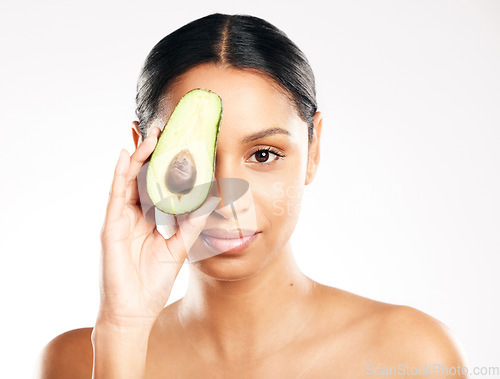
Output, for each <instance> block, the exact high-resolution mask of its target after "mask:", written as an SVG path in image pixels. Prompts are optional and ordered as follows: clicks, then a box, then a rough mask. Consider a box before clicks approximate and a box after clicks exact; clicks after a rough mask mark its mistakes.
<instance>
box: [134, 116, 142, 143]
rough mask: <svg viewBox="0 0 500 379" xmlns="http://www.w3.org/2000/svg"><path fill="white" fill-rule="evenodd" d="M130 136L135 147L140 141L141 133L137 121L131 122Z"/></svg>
mask: <svg viewBox="0 0 500 379" xmlns="http://www.w3.org/2000/svg"><path fill="white" fill-rule="evenodd" d="M132 138H133V139H134V145H135V148H136V149H137V146H139V145H140V144H141V142H142V134H141V132H140V130H139V121H134V122H132Z"/></svg>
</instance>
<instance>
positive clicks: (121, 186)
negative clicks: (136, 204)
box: [105, 149, 130, 224]
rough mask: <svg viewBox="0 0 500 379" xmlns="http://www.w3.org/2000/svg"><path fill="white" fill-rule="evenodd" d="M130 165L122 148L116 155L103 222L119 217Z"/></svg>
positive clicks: (123, 202) (127, 155)
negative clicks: (116, 160)
mask: <svg viewBox="0 0 500 379" xmlns="http://www.w3.org/2000/svg"><path fill="white" fill-rule="evenodd" d="M129 165H130V158H129V154H128V151H127V150H125V149H122V150H121V151H120V155H119V157H118V162H117V164H116V167H115V173H114V176H113V184H112V185H111V193H110V194H109V201H108V207H107V210H106V218H105V224H109V223H111V222H113V221H116V220H117V219H119V218H120V216H121V214H122V212H123V207H124V206H125V196H126V184H127V172H128V169H129Z"/></svg>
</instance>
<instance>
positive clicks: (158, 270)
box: [98, 127, 219, 327]
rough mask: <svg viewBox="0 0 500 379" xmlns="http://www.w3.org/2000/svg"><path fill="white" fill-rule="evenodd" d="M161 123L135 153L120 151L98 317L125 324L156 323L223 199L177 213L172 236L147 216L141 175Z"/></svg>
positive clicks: (104, 235)
mask: <svg viewBox="0 0 500 379" xmlns="http://www.w3.org/2000/svg"><path fill="white" fill-rule="evenodd" d="M160 132H161V131H160V129H159V128H158V127H154V128H153V129H152V130H151V132H150V134H149V136H148V137H147V138H146V139H145V140H144V141H143V142H142V143H141V144H140V145H139V146H138V147H137V149H136V151H135V152H134V153H133V154H132V156H130V157H129V155H128V153H127V151H126V150H122V151H121V152H120V157H119V159H118V163H117V165H116V168H115V173H114V178H113V184H112V189H111V193H110V198H109V202H108V207H107V211H106V218H105V221H104V226H103V228H102V232H101V243H102V262H101V283H100V288H101V302H100V309H99V315H98V320H99V321H104V322H107V323H111V324H113V325H117V326H119V327H128V326H131V327H137V326H147V327H152V325H153V324H154V322H155V320H156V318H157V317H158V315H159V313H160V312H161V311H162V309H163V308H164V306H165V304H166V302H167V300H168V297H169V296H170V292H171V290H172V286H173V284H174V281H175V278H176V277H177V274H178V273H179V270H180V269H181V267H182V264H183V262H184V260H185V259H186V257H187V252H188V251H189V249H190V248H191V246H192V245H193V244H194V242H195V241H196V239H197V238H198V235H199V234H200V232H201V230H202V229H203V226H204V225H205V222H206V220H207V218H208V216H209V214H210V213H211V212H212V211H213V209H214V208H215V207H216V206H217V204H218V203H219V199H218V198H209V199H208V200H207V201H206V202H205V203H204V205H203V206H202V207H201V208H200V209H198V210H197V211H195V212H193V213H191V214H186V215H179V216H177V223H178V226H179V228H178V229H177V232H176V234H175V235H173V236H172V237H171V238H169V239H168V240H165V239H164V238H163V236H162V235H161V234H160V233H159V232H158V230H156V226H155V225H152V224H150V223H148V222H147V221H146V219H145V218H144V215H143V213H142V210H141V206H140V203H139V194H138V190H137V175H138V173H139V170H140V168H141V167H142V165H143V164H144V162H145V161H146V160H147V158H148V157H149V156H150V155H151V153H152V152H153V150H154V148H155V146H156V143H157V140H158V136H159V135H160Z"/></svg>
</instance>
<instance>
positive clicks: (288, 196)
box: [251, 175, 304, 229]
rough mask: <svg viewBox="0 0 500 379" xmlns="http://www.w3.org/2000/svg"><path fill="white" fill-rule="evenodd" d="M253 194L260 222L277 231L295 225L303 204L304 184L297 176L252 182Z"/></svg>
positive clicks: (280, 176)
mask: <svg viewBox="0 0 500 379" xmlns="http://www.w3.org/2000/svg"><path fill="white" fill-rule="evenodd" d="M251 187H252V194H253V196H254V201H255V202H256V205H257V207H256V208H257V214H258V217H259V219H260V220H266V223H267V224H268V225H267V226H268V227H269V226H271V227H272V228H273V229H277V227H278V226H279V227H280V228H281V227H284V226H285V224H291V225H292V226H293V225H295V222H296V219H297V217H298V214H299V211H300V205H301V202H302V193H303V188H304V183H303V181H302V180H300V179H299V178H298V177H297V176H296V175H293V176H290V177H286V176H285V175H279V176H278V177H276V176H274V177H273V178H271V177H268V178H266V179H265V180H262V181H261V180H259V181H257V180H253V181H252V182H251Z"/></svg>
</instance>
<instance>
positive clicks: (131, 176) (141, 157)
mask: <svg viewBox="0 0 500 379" xmlns="http://www.w3.org/2000/svg"><path fill="white" fill-rule="evenodd" d="M160 133H161V130H160V128H158V127H157V126H154V127H153V128H152V129H151V131H150V133H149V135H148V136H147V137H146V139H145V140H144V141H143V142H142V143H141V144H140V145H139V147H138V148H137V149H136V150H135V152H134V153H133V154H132V156H131V157H130V158H131V159H130V168H129V171H128V177H127V180H128V185H130V184H131V183H132V182H133V181H134V180H135V179H136V178H137V174H138V173H139V170H140V169H141V167H142V166H143V165H144V162H145V161H146V159H148V158H149V156H150V155H151V153H152V152H153V150H154V149H155V146H156V143H157V142H158V136H159V135H160Z"/></svg>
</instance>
